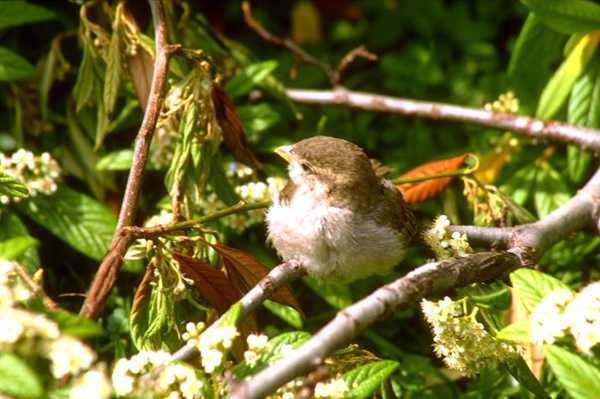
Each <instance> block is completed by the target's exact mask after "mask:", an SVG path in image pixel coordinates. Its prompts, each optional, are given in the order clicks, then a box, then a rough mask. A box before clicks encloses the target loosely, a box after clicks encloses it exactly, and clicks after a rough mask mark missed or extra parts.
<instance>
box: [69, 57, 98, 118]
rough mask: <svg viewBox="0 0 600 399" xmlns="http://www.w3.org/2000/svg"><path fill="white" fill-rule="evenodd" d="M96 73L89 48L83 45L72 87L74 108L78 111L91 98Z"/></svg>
mask: <svg viewBox="0 0 600 399" xmlns="http://www.w3.org/2000/svg"><path fill="white" fill-rule="evenodd" d="M95 80H96V75H95V74H94V65H93V59H92V55H91V50H90V49H89V48H88V46H84V47H83V58H82V60H81V64H80V65H79V71H78V72H77V81H76V82H75V87H74V88H73V94H74V95H75V103H76V109H77V111H78V112H79V111H80V110H81V109H82V108H83V107H84V106H85V105H86V104H87V103H88V102H89V101H90V99H91V98H92V94H93V92H94V82H95Z"/></svg>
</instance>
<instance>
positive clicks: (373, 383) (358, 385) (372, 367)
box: [342, 360, 400, 399]
mask: <svg viewBox="0 0 600 399" xmlns="http://www.w3.org/2000/svg"><path fill="white" fill-rule="evenodd" d="M398 367H400V363H398V362H395V361H393V360H380V361H377V362H373V363H369V364H364V365H362V366H358V367H356V368H355V369H353V370H350V371H348V372H347V373H346V374H344V375H343V376H342V380H344V381H345V382H346V384H347V385H348V388H350V395H351V396H350V397H351V398H352V399H364V398H368V397H370V396H371V394H372V393H373V392H374V391H375V390H376V389H377V388H378V387H379V385H381V383H382V382H383V381H385V379H386V378H388V377H389V376H390V375H391V374H392V373H393V372H394V371H396V370H397V369H398Z"/></svg>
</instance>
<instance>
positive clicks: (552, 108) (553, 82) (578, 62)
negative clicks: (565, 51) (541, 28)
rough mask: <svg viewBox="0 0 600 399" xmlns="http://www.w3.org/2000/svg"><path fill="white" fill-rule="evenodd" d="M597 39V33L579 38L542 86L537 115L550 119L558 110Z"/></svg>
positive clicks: (582, 68) (588, 58)
mask: <svg viewBox="0 0 600 399" xmlns="http://www.w3.org/2000/svg"><path fill="white" fill-rule="evenodd" d="M599 39H600V36H599V35H598V34H597V33H590V34H587V35H585V36H583V37H582V38H581V39H580V40H579V43H577V45H576V46H575V47H574V48H573V50H572V51H571V52H570V53H569V55H568V56H567V58H566V59H565V60H564V61H563V63H562V64H561V65H560V67H559V68H558V70H557V71H556V72H555V73H554V75H553V76H552V78H550V81H549V82H548V84H547V85H546V87H545V88H544V91H543V92H542V95H541V97H540V102H539V104H538V108H537V111H536V116H537V117H539V118H541V119H550V118H552V117H553V116H554V115H555V114H556V113H557V112H558V111H559V110H560V108H561V107H562V105H563V104H564V103H565V101H566V100H567V97H568V96H569V92H570V91H571V88H572V87H573V84H574V83H575V81H576V80H577V78H578V77H579V76H580V75H581V73H582V72H583V71H584V69H585V67H586V65H587V63H588V61H589V60H590V58H591V57H592V55H593V54H594V51H596V47H597V46H598V40H599Z"/></svg>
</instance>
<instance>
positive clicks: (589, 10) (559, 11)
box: [521, 0, 600, 33]
mask: <svg viewBox="0 0 600 399" xmlns="http://www.w3.org/2000/svg"><path fill="white" fill-rule="evenodd" d="M521 1H522V2H523V3H524V4H525V5H526V6H527V7H529V9H530V10H531V11H533V12H534V13H535V14H536V15H537V16H538V17H539V18H540V19H541V20H542V21H544V23H545V24H547V25H548V26H549V27H551V28H552V29H555V30H556V31H558V32H562V33H577V32H584V33H585V32H591V31H594V30H598V29H600V5H598V4H595V3H593V2H591V1H586V0H521Z"/></svg>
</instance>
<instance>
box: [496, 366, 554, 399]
mask: <svg viewBox="0 0 600 399" xmlns="http://www.w3.org/2000/svg"><path fill="white" fill-rule="evenodd" d="M505 367H506V368H507V370H508V372H509V373H510V374H511V375H512V376H513V377H514V379H515V380H517V381H519V383H520V384H521V385H522V386H523V387H525V388H526V389H528V390H529V391H530V392H531V393H533V394H534V395H535V397H536V398H542V399H548V398H549V396H548V394H547V393H546V391H544V387H543V386H542V384H540V382H539V381H538V380H537V378H535V376H534V375H533V373H532V372H531V370H530V369H529V367H528V366H527V363H525V361H524V360H523V358H522V357H520V356H518V357H515V358H513V359H510V360H508V361H507V362H506V363H505Z"/></svg>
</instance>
